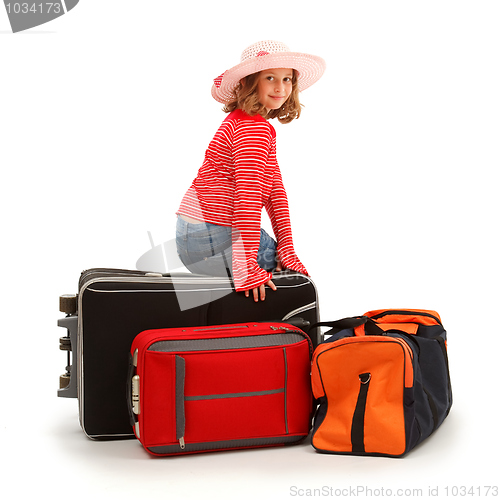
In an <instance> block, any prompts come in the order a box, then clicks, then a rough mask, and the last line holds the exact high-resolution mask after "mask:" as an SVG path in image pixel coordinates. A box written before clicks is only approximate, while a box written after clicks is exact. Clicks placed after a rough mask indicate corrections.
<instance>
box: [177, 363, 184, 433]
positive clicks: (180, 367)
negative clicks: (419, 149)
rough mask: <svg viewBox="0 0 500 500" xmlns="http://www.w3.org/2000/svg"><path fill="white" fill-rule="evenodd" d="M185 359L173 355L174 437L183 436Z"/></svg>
mask: <svg viewBox="0 0 500 500" xmlns="http://www.w3.org/2000/svg"><path fill="white" fill-rule="evenodd" d="M185 378H186V361H185V359H184V358H182V357H181V356H176V357H175V439H177V440H178V441H179V440H180V439H181V438H182V439H183V438H184V429H185V427H186V416H185V413H184V380H185Z"/></svg>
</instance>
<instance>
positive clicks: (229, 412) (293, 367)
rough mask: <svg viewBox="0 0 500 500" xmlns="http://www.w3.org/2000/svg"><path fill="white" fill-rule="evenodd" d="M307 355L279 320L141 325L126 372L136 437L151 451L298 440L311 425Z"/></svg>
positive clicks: (306, 346)
mask: <svg viewBox="0 0 500 500" xmlns="http://www.w3.org/2000/svg"><path fill="white" fill-rule="evenodd" d="M311 355H312V344H311V341H310V339H309V337H308V336H307V335H306V334H305V333H304V332H303V331H301V330H300V329H298V328H296V327H293V326H291V325H289V324H286V323H255V324H253V323H246V324H235V325H223V326H216V327H199V328H169V329H162V330H148V331H144V332H142V333H140V334H139V335H138V336H137V337H136V338H135V340H134V341H133V343H132V348H131V370H130V374H129V401H130V405H129V406H130V416H131V420H132V422H131V423H132V424H133V428H134V432H135V434H136V437H137V438H138V439H139V441H140V442H141V443H142V445H143V446H144V447H145V448H146V449H147V450H148V451H149V452H150V453H152V454H153V455H177V454H184V453H197V452H202V451H214V450H222V449H240V448H255V447H262V446H280V445H286V444H294V443H297V442H299V441H301V440H302V439H303V438H304V437H306V436H307V435H308V434H309V430H310V428H311V416H312V415H311V414H312V408H313V399H312V390H311V383H310V369H311Z"/></svg>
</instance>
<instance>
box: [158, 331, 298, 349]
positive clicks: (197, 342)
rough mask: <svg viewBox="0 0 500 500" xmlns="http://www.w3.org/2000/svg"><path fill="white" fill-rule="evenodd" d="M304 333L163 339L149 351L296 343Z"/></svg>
mask: <svg viewBox="0 0 500 500" xmlns="http://www.w3.org/2000/svg"><path fill="white" fill-rule="evenodd" d="M305 339H306V337H305V336H304V334H300V333H296V332H290V333H277V334H271V335H254V336H251V337H227V338H216V339H200V338H198V339H189V340H162V341H159V342H155V343H154V344H151V345H150V346H149V348H148V351H155V352H191V351H217V350H223V349H248V348H252V347H272V346H282V345H290V344H295V343H297V342H301V341H303V340H305Z"/></svg>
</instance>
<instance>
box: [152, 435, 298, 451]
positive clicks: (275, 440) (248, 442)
mask: <svg viewBox="0 0 500 500" xmlns="http://www.w3.org/2000/svg"><path fill="white" fill-rule="evenodd" d="M305 437H306V435H300V436H276V437H267V438H250V439H234V440H227V441H214V442H211V443H186V444H185V447H184V449H182V450H181V449H180V448H179V445H178V444H173V445H168V446H148V450H149V451H151V452H152V453H156V454H158V455H166V454H179V453H189V452H196V451H210V450H213V451H217V450H224V449H230V448H235V449H239V448H252V447H258V446H273V445H282V444H283V445H286V444H294V443H298V442H299V441H302V440H303V439H304V438H305Z"/></svg>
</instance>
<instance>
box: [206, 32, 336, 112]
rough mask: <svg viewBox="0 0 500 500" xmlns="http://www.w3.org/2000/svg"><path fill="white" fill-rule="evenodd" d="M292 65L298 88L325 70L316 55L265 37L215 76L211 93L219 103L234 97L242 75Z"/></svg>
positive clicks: (314, 79) (324, 66)
mask: <svg viewBox="0 0 500 500" xmlns="http://www.w3.org/2000/svg"><path fill="white" fill-rule="evenodd" d="M273 68H292V69H294V70H296V71H297V73H298V86H299V91H302V90H305V89H307V88H308V87H310V86H311V85H312V84H313V83H315V82H317V81H318V80H319V79H320V78H321V76H322V75H323V73H324V72H325V68H326V63H325V61H324V60H323V59H322V58H321V57H318V56H313V55H310V54H303V53H301V52H290V49H289V48H288V47H287V46H286V45H285V44H284V43H281V42H276V41H274V40H264V41H262V42H257V43H254V44H253V45H250V47H247V48H246V49H245V50H244V51H243V53H242V54H241V62H240V63H239V64H237V65H236V66H233V67H232V68H231V69H228V70H227V71H225V72H224V73H222V75H220V76H218V77H217V78H216V79H215V80H214V84H213V86H212V97H213V98H214V99H215V100H216V101H218V102H221V103H224V104H226V103H228V102H230V101H232V100H233V98H234V94H233V91H234V89H235V88H236V86H237V85H238V83H239V82H240V80H241V79H242V78H244V77H245V76H248V75H251V74H252V73H258V72H259V71H263V70H266V69H273Z"/></svg>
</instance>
